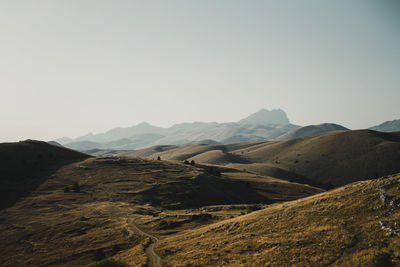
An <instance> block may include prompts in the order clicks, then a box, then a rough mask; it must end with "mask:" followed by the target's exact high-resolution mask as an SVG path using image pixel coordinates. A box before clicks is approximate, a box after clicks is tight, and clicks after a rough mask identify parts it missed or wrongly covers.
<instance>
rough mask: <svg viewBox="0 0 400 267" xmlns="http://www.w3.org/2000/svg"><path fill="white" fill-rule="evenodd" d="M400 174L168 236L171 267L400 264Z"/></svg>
mask: <svg viewBox="0 0 400 267" xmlns="http://www.w3.org/2000/svg"><path fill="white" fill-rule="evenodd" d="M399 185H400V175H394V176H392V177H387V178H381V179H378V180H368V181H363V182H357V183H354V184H351V185H347V186H344V187H340V188H338V189H335V190H332V191H329V192H325V193H321V194H318V195H315V196H311V197H307V198H304V199H299V200H295V201H291V202H285V203H280V204H274V205H270V206H268V207H267V208H265V209H263V210H259V211H255V212H252V213H250V214H247V215H244V216H238V217H236V218H232V219H228V220H225V221H221V222H217V223H215V224H210V225H207V226H204V227H200V228H197V229H191V230H188V231H185V232H182V233H179V234H176V235H171V236H166V237H164V238H163V239H161V241H160V244H158V245H157V247H156V249H157V252H158V253H159V255H160V256H161V258H162V263H164V264H165V266H191V265H198V266H228V265H229V266H289V265H293V266H330V265H332V266H398V265H399V264H400V251H399V250H398V246H399V245H400V241H399V236H400V228H399V225H398V220H399V219H400V206H399V199H400V193H399V190H398V187H399Z"/></svg>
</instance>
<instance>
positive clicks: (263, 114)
mask: <svg viewBox="0 0 400 267" xmlns="http://www.w3.org/2000/svg"><path fill="white" fill-rule="evenodd" d="M239 123H241V124H249V125H269V124H278V125H285V124H289V119H288V117H287V116H286V113H285V112H284V111H283V110H281V109H273V110H271V111H269V110H267V109H261V110H260V111H258V112H256V113H253V114H251V115H250V116H248V117H246V118H244V119H242V120H240V121H239Z"/></svg>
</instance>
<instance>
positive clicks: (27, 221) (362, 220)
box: [0, 131, 400, 266]
mask: <svg viewBox="0 0 400 267" xmlns="http://www.w3.org/2000/svg"><path fill="white" fill-rule="evenodd" d="M346 134H347V132H346ZM313 138H314V139H313ZM313 138H300V139H294V140H292V141H283V142H269V143H241V144H232V145H227V146H221V145H212V147H211V149H209V147H208V146H207V145H206V146H202V145H189V146H186V147H183V148H182V147H181V148H179V147H164V148H162V149H161V150H162V151H164V152H163V153H164V154H161V155H162V159H163V157H167V154H166V153H167V152H168V150H171V149H173V150H175V151H174V152H171V151H170V153H174V155H176V156H177V157H179V161H178V160H176V159H175V160H156V159H154V160H153V159H152V157H153V156H154V157H155V158H156V157H157V156H158V154H148V155H147V156H149V157H150V159H143V158H136V157H131V156H124V157H122V156H114V157H111V156H109V157H97V158H95V157H90V156H88V155H85V154H82V153H79V152H76V151H72V150H68V149H65V148H62V147H57V146H53V145H49V144H46V143H44V142H37V141H27V142H20V143H14V144H0V158H1V159H2V162H3V164H1V165H0V177H1V181H0V182H1V186H2V192H8V191H10V192H12V194H9V195H5V196H3V198H2V206H1V207H2V209H1V210H0V232H1V233H2V234H1V235H0V247H1V248H2V253H1V256H0V266H89V265H91V264H93V263H95V262H98V261H99V260H101V259H107V258H108V259H115V260H120V261H122V262H124V263H126V264H127V265H129V266H146V265H147V264H149V263H150V266H152V264H153V262H149V257H148V256H149V246H150V245H151V244H152V243H153V244H152V245H151V247H152V248H153V246H154V250H155V253H156V254H158V255H159V256H160V258H161V264H162V265H163V266H225V265H233V266H321V265H323V266H325V265H332V266H346V265H357V266H391V265H392V264H395V265H400V249H399V246H400V224H399V221H400V175H390V176H386V177H382V178H379V179H368V178H370V177H371V176H374V175H375V174H374V171H375V170H376V169H379V170H380V171H381V172H382V173H383V174H385V175H387V174H389V173H393V172H394V171H395V170H397V168H398V167H399V165H398V162H400V161H397V159H398V156H399V153H400V150H399V147H398V144H399V140H398V134H397V133H394V134H388V135H387V134H377V133H376V132H372V131H356V133H355V136H354V135H345V133H344V132H336V133H329V134H326V135H322V136H319V137H313ZM357 138H363V139H365V140H361V141H357V140H356V139H357ZM337 139H339V140H340V142H342V143H343V144H347V143H346V142H355V145H354V146H353V147H344V148H337V150H336V152H332V151H333V147H334V146H338V144H336V143H335V142H336V141H335V140H337ZM346 140H349V141H346ZM324 142H328V143H332V142H333V144H332V145H327V144H325V143H324ZM337 142H339V141H337ZM314 143H317V144H319V145H318V146H317V145H315V144H314ZM366 144H369V145H366ZM318 147H319V148H318ZM267 148H268V149H267ZM179 149H181V150H179ZM269 149H271V150H272V151H274V152H269ZM296 149H297V150H296ZM157 150H160V149H159V148H157V147H153V148H149V149H147V150H146V151H147V152H148V153H150V152H153V151H157ZM182 150H183V151H184V153H181V152H182ZM194 151H197V152H199V154H196V153H194ZM313 151H317V152H313ZM374 151H375V152H374ZM147 152H145V151H141V153H147ZM361 152H363V156H360V153H361ZM132 153H133V152H132ZM268 153H271V155H272V154H273V153H275V155H277V156H275V157H272V156H268V155H269V154H268ZM313 153H314V154H313ZM321 153H322V154H324V155H325V156H321ZM325 153H326V154H325ZM329 153H336V154H329ZM346 153H349V154H348V155H347V156H346V159H347V161H349V162H355V164H356V166H357V168H364V169H363V170H362V171H359V172H357V171H356V168H352V167H351V166H350V165H349V164H350V163H349V162H344V161H343V157H344V156H343V155H345V154H346ZM384 153H389V154H388V155H387V156H382V155H383V154H384ZM127 154H128V153H126V152H125V155H127ZM298 154H300V156H298ZM152 155H153V156H152ZM179 155H186V156H184V157H183V156H182V157H181V156H179ZM263 155H264V156H265V155H266V156H265V158H262V157H264V156H263ZM335 155H336V156H335ZM374 155H375V156H374ZM142 156H144V154H143V155H142ZM188 156H190V157H188ZM301 156H304V159H305V158H307V159H309V162H306V161H305V160H304V161H303V160H299V161H298V162H297V163H294V161H293V158H292V157H295V158H297V157H300V158H301ZM351 156H354V157H358V158H360V157H361V159H358V160H352V159H350V157H351ZM271 157H272V158H273V159H274V162H272V160H271ZM276 157H278V159H277V158H276ZM186 158H187V159H196V164H195V165H194V166H193V165H190V164H185V163H183V162H182V161H181V160H182V159H186ZM201 158H203V159H204V161H206V160H208V159H212V161H210V162H207V164H200V163H198V162H199V161H201V160H200V159H201ZM334 158H336V159H335V160H334ZM256 159H257V160H256ZM323 160H326V161H328V163H329V164H328V163H327V165H326V166H325V165H324V163H321V162H322V161H323ZM361 160H365V161H366V162H364V163H363V164H362V165H357V164H361V163H359V161H361ZM233 161H236V162H238V161H242V162H247V163H232V162H233ZM269 161H271V162H269ZM277 161H278V162H279V163H276V162H277ZM384 161H387V162H386V163H385V162H384ZM230 162H231V163H230ZM249 162H250V163H249ZM289 162H291V163H290V164H298V165H296V166H298V167H297V168H298V169H296V171H294V170H293V168H292V167H290V166H291V165H290V164H289ZM312 162H314V163H312ZM318 162H319V163H318ZM4 163H7V164H4ZM212 163H214V164H212ZM317 163H318V164H321V165H320V167H318V166H319V165H318V164H317ZM368 163H369V164H370V165H371V166H372V167H367V165H368ZM235 164H238V165H235ZM337 165H338V166H339V167H342V168H343V173H344V174H341V176H340V179H339V181H340V182H339V183H342V181H344V180H343V179H345V178H346V177H348V176H346V175H349V174H351V173H357V175H360V174H361V173H363V172H366V177H358V178H357V179H358V180H363V181H359V182H354V183H351V184H348V185H344V186H342V187H339V188H336V189H333V190H329V191H325V190H323V189H320V188H316V187H312V186H309V185H305V184H300V183H295V182H290V181H288V180H296V179H303V181H304V179H305V180H307V179H311V178H312V177H314V176H313V175H316V174H315V173H319V174H320V175H321V176H323V177H328V176H329V177H334V174H335V172H337V171H338V168H339V167H338V166H337ZM244 166H245V168H244ZM310 166H314V167H315V166H317V167H318V168H321V170H325V171H326V173H323V172H322V171H321V170H315V171H314V172H312V171H311V170H312V169H310V168H311V167H310ZM329 166H331V167H332V168H333V170H332V173H329ZM346 166H347V167H346ZM233 167H236V168H233ZM251 167H254V168H255V167H257V168H260V170H262V171H255V170H254V169H251V170H250V171H249V169H250V168H251ZM317 167H315V168H317ZM245 169H246V170H245ZM299 170H301V171H299ZM306 170H309V171H310V172H312V173H313V175H309V176H307V177H305V176H302V172H303V171H304V172H306ZM262 173H263V174H264V175H262ZM265 174H268V175H265ZM276 177H281V178H284V179H285V180H282V179H279V178H276ZM352 181H353V178H349V182H352ZM3 200H4V201H3ZM149 236H150V237H152V236H154V237H155V238H156V239H158V242H157V243H156V244H154V242H155V241H154V238H153V239H152V240H150V239H149ZM382 264H383V265H382Z"/></svg>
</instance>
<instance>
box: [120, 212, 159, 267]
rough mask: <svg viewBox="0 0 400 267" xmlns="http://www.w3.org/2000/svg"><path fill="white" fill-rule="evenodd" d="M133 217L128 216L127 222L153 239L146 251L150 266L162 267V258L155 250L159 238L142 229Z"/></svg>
mask: <svg viewBox="0 0 400 267" xmlns="http://www.w3.org/2000/svg"><path fill="white" fill-rule="evenodd" d="M133 220H134V219H133V218H128V219H127V220H126V222H127V223H128V224H129V226H130V227H131V228H132V229H133V230H135V231H137V232H139V233H140V234H141V235H144V236H147V237H149V238H150V240H151V244H150V245H149V246H147V248H146V250H145V252H146V255H147V257H148V258H149V266H150V267H160V266H161V258H160V256H158V255H157V253H156V252H155V251H154V245H155V244H156V243H157V242H158V238H157V237H155V236H153V235H151V234H148V233H146V232H143V231H142V230H140V229H139V228H138V227H137V226H136V225H135V224H134V223H133Z"/></svg>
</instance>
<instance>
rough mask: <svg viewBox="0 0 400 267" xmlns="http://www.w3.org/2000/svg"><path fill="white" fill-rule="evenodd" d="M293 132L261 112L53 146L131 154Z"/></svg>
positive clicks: (279, 117) (283, 120)
mask: <svg viewBox="0 0 400 267" xmlns="http://www.w3.org/2000/svg"><path fill="white" fill-rule="evenodd" d="M297 128H299V126H297V125H293V124H290V122H289V119H288V118H287V116H286V113H285V112H284V111H283V110H280V109H276V110H271V111H269V110H266V109H262V110H260V111H258V112H256V113H254V114H251V115H250V116H248V117H246V118H244V119H242V120H240V121H238V122H229V123H217V122H191V123H180V124H175V125H173V126H171V127H169V128H162V127H157V126H153V125H150V124H148V123H146V122H143V123H140V124H138V125H135V126H131V127H127V128H114V129H111V130H109V131H107V132H104V133H99V134H92V133H89V134H86V135H84V136H81V137H78V138H75V139H71V138H68V137H63V138H60V139H57V140H55V142H58V143H60V144H61V145H63V146H65V147H68V148H72V149H76V150H79V151H88V150H93V149H100V150H132V149H142V148H144V147H150V146H155V145H183V144H188V143H206V144H209V143H214V144H218V143H228V142H243V141H254V140H255V141H265V140H271V139H275V138H277V137H279V136H281V135H282V134H285V133H287V132H288V131H291V130H293V129H297Z"/></svg>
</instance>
